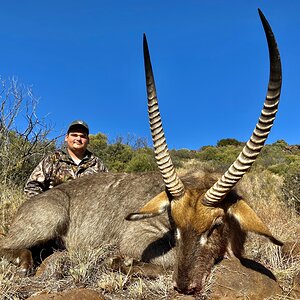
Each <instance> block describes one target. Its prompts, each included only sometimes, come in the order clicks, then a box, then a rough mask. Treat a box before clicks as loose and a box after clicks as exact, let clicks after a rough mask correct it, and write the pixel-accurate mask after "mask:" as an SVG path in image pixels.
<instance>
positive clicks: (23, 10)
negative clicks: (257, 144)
mask: <svg viewBox="0 0 300 300" xmlns="http://www.w3.org/2000/svg"><path fill="white" fill-rule="evenodd" d="M0 7H1V9H0V41H1V45H0V75H1V76H3V77H6V78H7V77H12V76H15V77H17V78H18V80H19V81H20V82H22V83H24V84H26V85H31V86H32V89H33V91H34V94H35V95H36V96H37V97H39V98H40V101H39V105H38V116H39V117H44V116H46V115H47V118H48V120H50V121H51V123H52V124H53V125H54V130H55V131H54V132H53V135H55V134H56V135H57V134H58V133H60V132H61V131H62V130H66V128H67V124H68V123H70V122H71V121H72V120H74V119H78V118H80V119H84V120H85V121H86V122H87V123H88V124H89V125H90V128H91V133H92V134H95V133H98V132H102V133H104V134H106V135H107V136H108V138H109V140H110V141H113V140H114V139H115V138H116V137H117V136H124V137H125V136H127V135H128V134H130V135H133V136H137V137H143V138H147V140H148V141H149V144H151V138H150V130H149V124H148V116H147V99H146V90H145V78H144V66H143V52H142V36H143V33H146V35H147V38H148V43H149V48H150V53H151V59H152V65H153V70H154V75H155V79H156V86H157V93H158V98H159V104H160V110H161V115H162V119H163V125H164V129H165V134H166V138H167V143H168V145H169V148H170V149H173V148H176V149H181V148H189V149H199V148H200V147H201V146H204V145H215V144H216V143H217V141H218V140H220V139H223V138H235V139H238V140H240V141H246V140H248V138H249V137H250V135H251V133H252V131H253V129H254V126H255V124H256V121H257V119H258V116H259V114H260V111H261V108H262V105H263V101H264V99H265V93H266V90H267V83H268V78H269V60H268V50H267V43H266V40H265V35H264V32H263V28H262V25H261V22H260V19H259V15H258V12H257V9H258V8H260V9H261V10H262V11H263V13H264V14H265V16H266V18H267V19H268V21H269V22H270V24H271V26H272V29H273V31H274V34H275V36H276V39H277V42H278V45H279V50H280V53H281V58H282V65H283V87H282V96H281V104H280V107H279V111H278V114H277V119H276V121H275V124H274V127H273V129H272V131H271V134H270V136H269V139H268V141H267V142H268V143H273V142H275V141H277V140H279V139H284V140H285V141H286V142H288V143H289V144H299V143H300V140H299V131H300V126H299V118H300V106H299V102H300V100H299V86H300V75H299V71H300V1H299V0H281V1H277V0H272V1H256V0H251V1H249V0H235V1H233V0H224V1H214V0H117V1H114V0H84V1H83V0H80V1H78V0H59V1H58V0H51V1H50V0H43V1H41V0H26V1H22V0H19V1H17V0H9V1H5V0H0Z"/></svg>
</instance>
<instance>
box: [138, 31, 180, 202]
mask: <svg viewBox="0 0 300 300" xmlns="http://www.w3.org/2000/svg"><path fill="white" fill-rule="evenodd" d="M143 49H144V63H145V76H146V86H147V97H148V114H149V121H150V129H151V135H152V141H153V147H154V153H155V159H156V163H157V165H158V168H159V170H160V173H161V174H162V177H163V180H164V183H165V185H166V188H167V190H168V191H169V193H170V194H171V195H172V197H173V198H179V197H181V196H182V195H183V194H184V186H183V183H182V182H181V180H180V179H179V177H178V175H177V173H176V170H175V167H174V165H173V163H172V160H171V156H170V153H169V150H168V146H167V143H166V139H165V134H164V130H163V127H162V121H161V117H160V112H159V107H158V100H157V95H156V88H155V81H154V76H153V71H152V66H151V60H150V54H149V49H148V43H147V39H146V35H145V34H144V38H143Z"/></svg>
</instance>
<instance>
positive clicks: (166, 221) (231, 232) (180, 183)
mask: <svg viewBox="0 0 300 300" xmlns="http://www.w3.org/2000/svg"><path fill="white" fill-rule="evenodd" d="M259 15H260V18H261V21H262V24H263V28H264V31H265V34H266V38H267V41H268V47H269V57H270V79H269V84H268V91H267V96H266V99H265V102H264V107H263V109H262V112H261V115H260V117H259V120H258V123H257V124H256V127H255V129H254V132H253V134H252V136H251V138H250V139H249V141H248V142H247V143H246V145H245V146H244V148H243V150H242V152H241V153H240V154H239V156H238V158H237V159H236V160H235V162H234V163H233V164H232V165H231V166H230V167H229V169H228V170H227V171H226V172H225V174H223V175H222V176H221V177H218V178H217V177H215V175H214V174H208V173H207V172H204V171H203V172H198V173H191V174H187V175H185V176H183V177H182V178H180V177H179V176H178V175H177V173H176V170H175V168H174V166H173V163H172V161H171V158H170V155H169V152H168V148H167V144H166V140H165V137H164V131H163V128H162V122H161V117H160V113H159V108H158V102H157V96H156V90H155V83H154V77H153V72H152V67H151V62H150V56H149V50H148V45H147V41H146V37H145V35H144V62H145V73H146V85H147V95H148V111H149V119H150V128H151V133H152V139H153V144H154V151H155V157H156V161H157V164H158V168H159V173H155V172H154V173H142V174H123V173H122V174H113V173H106V174H95V175H90V176H86V177H82V178H79V179H76V180H74V181H71V182H67V183H64V184H61V185H59V186H57V187H55V188H53V189H51V190H49V191H47V192H45V193H42V194H40V195H37V196H35V197H32V198H31V199H29V200H27V201H26V202H25V203H24V204H23V205H22V206H21V207H20V208H19V210H18V212H17V214H16V216H15V218H14V221H13V223H12V224H11V227H10V229H9V232H8V234H7V235H6V236H5V237H4V238H3V239H2V240H1V242H0V254H1V255H2V256H5V257H7V258H8V259H10V260H12V261H14V262H19V264H20V268H21V269H22V270H25V271H26V270H28V269H29V268H30V267H31V265H32V257H31V253H30V251H29V249H31V248H32V247H34V246H36V245H39V244H40V243H43V242H46V241H48V240H51V239H54V238H60V239H62V241H63V242H64V244H65V247H66V248H67V249H70V248H72V247H73V248H89V247H93V248H97V247H99V246H100V245H101V244H102V243H104V242H113V243H117V244H118V245H119V248H120V251H121V253H122V254H124V255H126V256H130V257H133V258H135V259H138V260H140V261H142V262H145V263H153V264H157V265H162V266H164V267H166V268H168V267H173V269H174V282H175V287H176V289H178V290H179V291H182V292H184V293H197V292H199V291H201V289H202V287H203V283H204V281H205V278H206V276H207V275H208V274H209V272H210V270H211V268H212V266H213V265H214V263H215V262H216V261H217V260H218V259H222V258H223V257H224V256H225V255H227V254H229V255H235V256H237V257H241V255H242V251H243V244H244V241H245V237H246V232H247V231H252V232H256V233H258V234H261V235H264V236H266V237H268V238H269V239H270V240H271V241H272V242H273V243H275V244H276V245H282V243H281V242H280V241H279V240H277V239H276V238H275V237H273V235H272V234H271V233H270V231H269V229H268V228H267V226H266V225H265V224H264V223H263V222H262V221H261V220H260V218H259V217H258V216H257V215H256V213H255V212H254V211H253V210H252V209H251V208H250V207H249V206H248V205H247V204H246V202H245V201H244V200H243V199H242V196H241V195H239V194H238V193H237V191H236V187H235V186H236V184H237V182H238V181H239V180H240V179H241V178H242V176H243V175H244V174H245V173H246V172H247V170H248V169H249V168H250V167H251V165H252V164H253V163H254V161H255V159H256V158H257V156H258V154H259V152H260V151H261V149H262V147H263V145H264V143H265V141H266V139H267V136H268V134H269V132H270V129H271V127H272V125H273V121H274V119H275V115H276V112H277V108H278V103H279V96H280V90H281V62H280V56H279V51H278V48H277V44H276V41H275V38H274V35H273V33H272V30H271V28H270V25H269V24H268V22H267V20H266V19H265V17H264V16H263V14H262V13H261V11H260V10H259ZM161 177H162V178H161ZM149 200H150V201H149ZM130 221H135V222H130Z"/></svg>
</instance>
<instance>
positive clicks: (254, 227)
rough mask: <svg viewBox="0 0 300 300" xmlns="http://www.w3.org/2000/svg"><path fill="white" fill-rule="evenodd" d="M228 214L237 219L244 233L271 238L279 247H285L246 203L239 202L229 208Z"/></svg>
mask: <svg viewBox="0 0 300 300" xmlns="http://www.w3.org/2000/svg"><path fill="white" fill-rule="evenodd" d="M228 212H229V213H230V214H231V215H233V216H234V217H235V219H236V220H237V221H238V222H239V224H240V226H241V228H242V229H243V230H244V231H252V232H255V233H258V234H260V235H263V236H265V237H267V238H269V239H270V241H271V242H272V243H274V244H276V245H278V246H282V245H283V243H282V242H281V241H279V240H277V239H276V238H275V237H274V236H273V235H272V233H271V232H270V230H269V228H268V227H267V225H265V224H264V223H263V221H262V220H261V219H260V218H259V216H258V215H257V214H256V213H255V212H254V210H253V209H252V208H251V207H250V206H249V205H248V204H247V203H246V202H245V201H243V200H239V201H237V202H236V203H235V204H234V205H232V206H231V207H230V208H229V211H228Z"/></svg>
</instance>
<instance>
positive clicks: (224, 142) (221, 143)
mask: <svg viewBox="0 0 300 300" xmlns="http://www.w3.org/2000/svg"><path fill="white" fill-rule="evenodd" d="M244 144H245V143H243V142H239V141H238V140H236V139H230V138H228V139H222V140H219V141H218V142H217V147H224V146H230V145H231V146H242V145H244Z"/></svg>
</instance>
